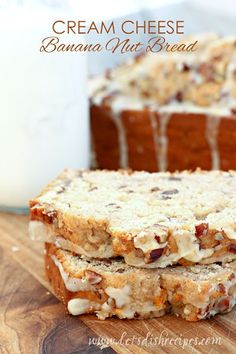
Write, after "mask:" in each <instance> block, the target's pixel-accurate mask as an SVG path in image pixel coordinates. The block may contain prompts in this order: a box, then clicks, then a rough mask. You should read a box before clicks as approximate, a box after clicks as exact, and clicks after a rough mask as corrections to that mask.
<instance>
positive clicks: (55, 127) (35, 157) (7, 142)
mask: <svg viewBox="0 0 236 354" xmlns="http://www.w3.org/2000/svg"><path fill="white" fill-rule="evenodd" d="M59 16H60V17H59ZM58 17H59V18H62V16H61V15H58V13H56V12H55V10H54V12H53V13H52V12H50V10H48V8H47V9H45V8H44V9H42V8H37V7H32V8H28V7H27V6H22V7H13V8H11V9H9V8H8V9H1V7H0V46H1V49H0V51H1V55H0V206H1V208H2V207H3V206H4V207H13V208H14V207H17V208H23V207H26V206H27V204H28V200H29V199H30V198H32V197H34V196H35V195H36V194H37V193H38V192H39V191H40V189H41V188H42V187H43V186H44V185H45V184H47V183H48V182H49V181H50V180H51V179H52V178H54V177H55V176H56V175H57V174H58V173H59V172H60V171H61V170H62V169H64V168H66V167H72V168H87V167H88V164H89V124H88V104H87V88H86V79H87V72H86V57H85V55H84V54H82V53H50V54H47V53H40V51H39V47H40V43H41V40H42V39H43V38H44V37H47V36H50V35H53V33H52V30H51V24H52V22H53V20H55V19H57V18H58ZM60 40H62V39H61V36H60ZM76 40H78V41H79V42H82V40H81V36H78V38H76Z"/></svg>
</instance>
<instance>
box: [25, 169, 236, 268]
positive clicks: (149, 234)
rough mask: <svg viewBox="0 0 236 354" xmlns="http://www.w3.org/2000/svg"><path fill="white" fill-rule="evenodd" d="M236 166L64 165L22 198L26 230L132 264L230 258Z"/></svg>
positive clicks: (235, 230)
mask: <svg viewBox="0 0 236 354" xmlns="http://www.w3.org/2000/svg"><path fill="white" fill-rule="evenodd" d="M235 191H236V172H233V171H232V172H220V171H211V172H204V171H200V170H197V171H196V172H193V173H190V172H181V173H173V174H171V173H148V172H131V171H118V172H114V171H99V170H98V171H76V170H65V171H64V172H63V173H62V174H61V175H60V176H59V177H58V178H56V179H55V180H54V181H52V182H51V183H50V184H49V185H48V186H47V187H46V188H45V189H44V190H43V191H42V192H41V194H39V195H38V196H37V197H36V198H35V199H33V200H31V202H30V219H31V223H30V234H31V236H32V238H37V235H40V236H41V235H44V236H45V239H46V241H48V242H53V243H55V244H56V245H57V246H58V247H61V248H64V249H68V250H70V251H73V252H75V253H78V254H82V255H85V256H87V257H94V258H110V257H116V256H122V257H124V259H125V262H126V263H127V264H129V265H133V266H137V267H147V268H156V267H166V266H168V265H171V264H177V263H179V264H182V265H191V264H195V263H203V264H207V263H215V262H228V261H231V260H234V259H236V222H235V220H236V196H235Z"/></svg>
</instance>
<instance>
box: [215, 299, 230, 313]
mask: <svg viewBox="0 0 236 354" xmlns="http://www.w3.org/2000/svg"><path fill="white" fill-rule="evenodd" d="M216 306H217V309H218V310H219V312H226V311H228V310H229V307H230V298H229V297H225V298H223V299H221V300H220V301H219V302H218V304H217V305H216Z"/></svg>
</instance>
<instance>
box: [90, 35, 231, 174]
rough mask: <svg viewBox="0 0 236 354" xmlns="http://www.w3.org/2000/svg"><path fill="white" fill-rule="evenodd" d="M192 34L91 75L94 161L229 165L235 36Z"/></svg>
mask: <svg viewBox="0 0 236 354" xmlns="http://www.w3.org/2000/svg"><path fill="white" fill-rule="evenodd" d="M196 39H198V42H199V43H198V47H197V50H196V51H195V52H193V53H187V54H184V53H177V54H174V53H157V54H147V55H143V56H139V57H138V58H134V59H132V60H130V61H128V62H126V63H124V64H123V65H121V66H119V67H117V68H114V69H112V70H111V71H109V72H108V73H107V74H105V75H102V76H100V77H97V78H94V79H92V80H91V82H90V86H91V87H90V102H91V106H90V112H91V129H92V143H93V144H92V146H93V154H92V156H93V159H92V162H93V166H94V167H96V168H108V169H118V168H132V169H135V170H148V171H158V170H159V171H165V170H168V171H175V170H176V169H178V170H185V169H195V168H196V167H201V168H202V169H223V170H228V169H236V154H235V151H236V139H235V131H236V119H235V114H236V65H235V62H236V61H235V58H236V44H235V43H236V38H235V37H229V38H218V37H217V36H206V35H204V36H203V37H202V36H200V35H199V36H196V38H194V39H191V40H190V41H195V40H196Z"/></svg>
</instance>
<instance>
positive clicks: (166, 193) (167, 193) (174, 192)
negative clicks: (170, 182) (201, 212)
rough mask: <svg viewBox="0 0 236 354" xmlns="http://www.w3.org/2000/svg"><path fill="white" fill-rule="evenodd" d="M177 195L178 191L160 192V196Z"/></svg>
mask: <svg viewBox="0 0 236 354" xmlns="http://www.w3.org/2000/svg"><path fill="white" fill-rule="evenodd" d="M177 193H179V191H178V189H170V190H168V191H164V192H162V194H164V195H172V194H177Z"/></svg>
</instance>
